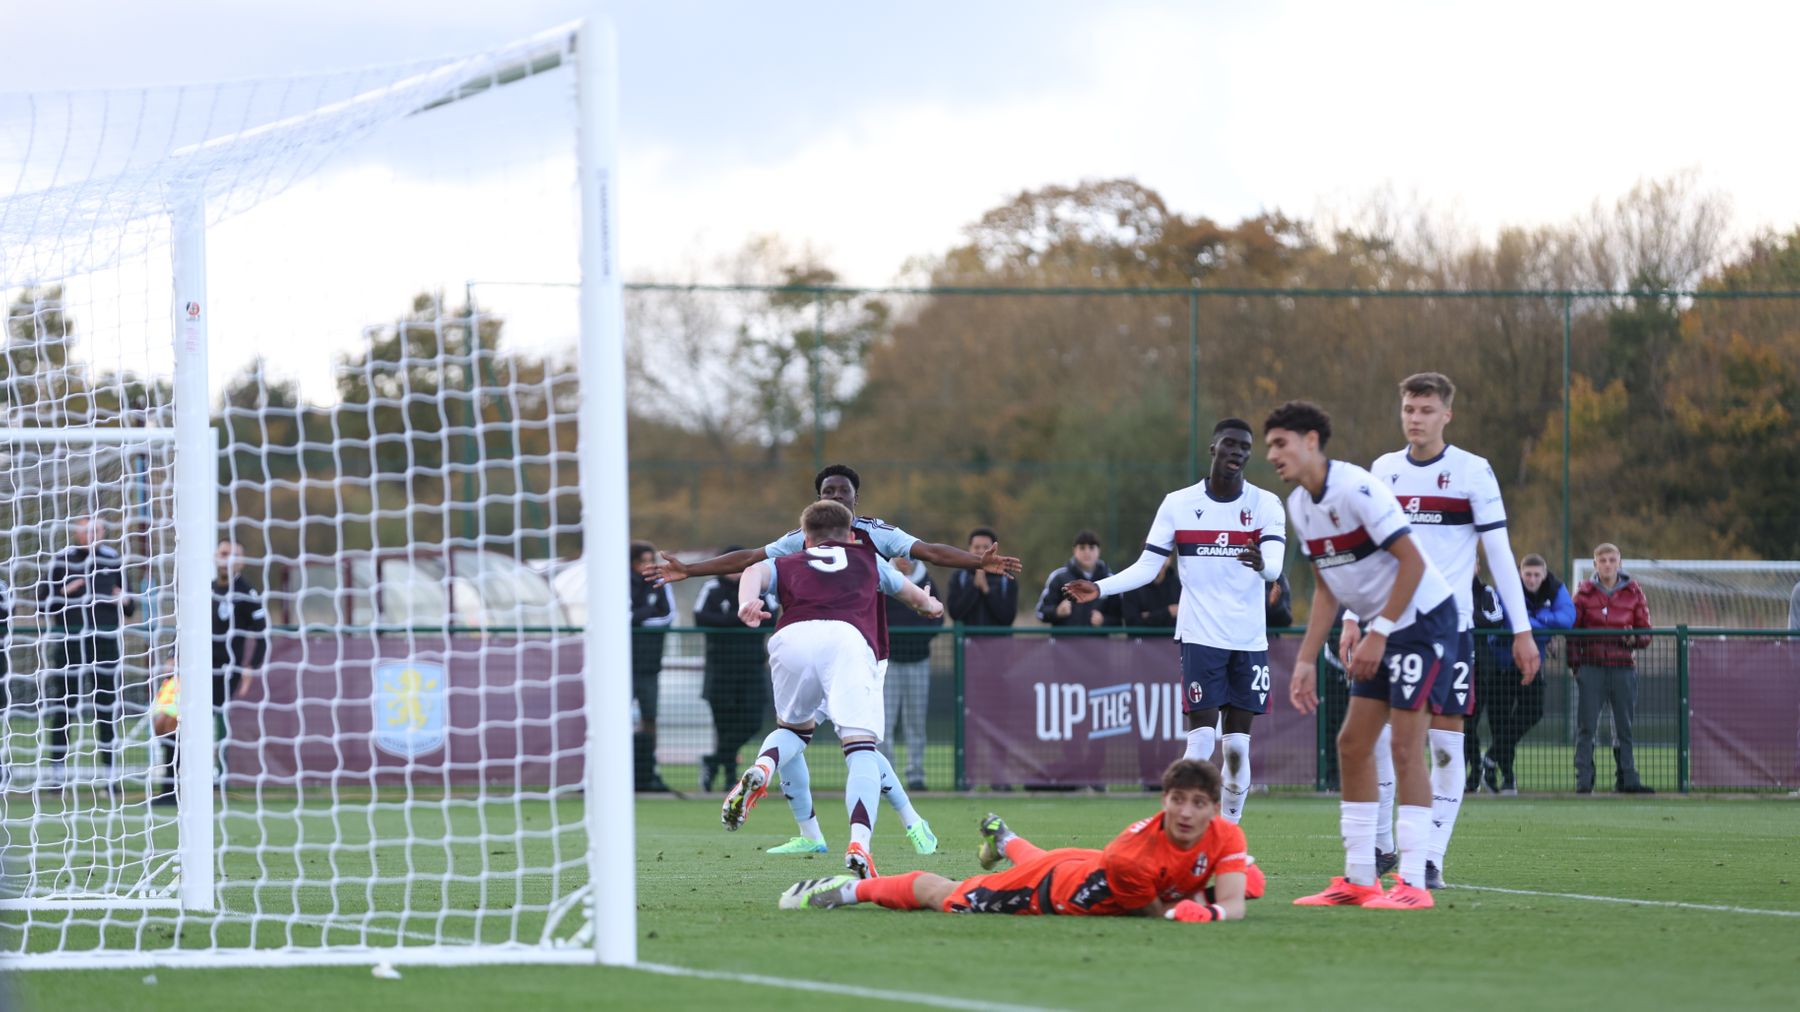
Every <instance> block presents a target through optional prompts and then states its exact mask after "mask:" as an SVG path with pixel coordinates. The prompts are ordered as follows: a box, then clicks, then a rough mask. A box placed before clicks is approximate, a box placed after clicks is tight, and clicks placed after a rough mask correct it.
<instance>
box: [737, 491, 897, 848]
mask: <svg viewBox="0 0 1800 1012" xmlns="http://www.w3.org/2000/svg"><path fill="white" fill-rule="evenodd" d="M852 519H853V517H852V515H851V513H850V511H849V510H848V509H845V508H844V506H843V505H842V504H840V503H836V502H831V501H829V500H822V501H820V502H816V503H813V504H812V505H811V506H808V507H807V508H806V512H804V513H802V514H801V515H800V526H801V530H802V531H803V532H804V533H805V537H806V544H805V547H804V548H803V549H802V550H801V551H800V552H798V553H795V554H793V555H784V556H782V557H780V558H778V559H769V560H766V561H764V562H759V563H757V564H756V565H754V566H751V567H750V568H749V569H747V570H745V571H744V576H743V579H742V580H740V581H739V582H738V617H739V618H740V619H742V620H743V622H744V624H745V625H747V626H750V627H751V628H755V627H757V626H759V625H761V624H762V623H763V621H764V620H765V619H768V618H770V617H771V616H770V615H769V613H768V612H767V611H765V610H764V608H763V594H764V593H765V592H769V593H773V594H774V595H775V596H776V599H777V600H779V601H780V603H781V620H780V621H779V622H777V623H776V626H775V635H774V636H771V637H770V638H769V672H770V677H771V679H772V683H773V686H774V690H775V692H774V695H775V719H776V721H777V722H778V723H779V724H780V725H781V726H780V727H777V728H776V729H775V730H774V731H773V732H772V733H770V735H769V736H768V737H767V738H765V739H763V747H762V751H761V754H759V755H758V756H757V757H756V762H754V763H752V764H751V766H750V768H749V769H747V770H745V771H744V774H743V776H741V777H739V778H738V782H737V785H736V786H734V787H733V788H732V789H731V792H730V793H729V794H727V795H726V796H725V804H724V806H723V808H722V809H721V811H720V819H721V821H723V822H724V823H725V828H726V829H730V830H735V829H737V828H738V826H740V825H742V824H743V821H744V818H745V816H746V815H748V814H749V810H750V809H751V808H752V807H754V806H755V804H756V802H757V800H758V799H760V798H761V797H762V796H763V793H764V791H765V790H766V785H767V784H768V783H769V782H770V781H771V780H773V779H774V778H775V771H776V770H778V769H780V768H781V765H782V762H783V760H784V759H785V758H787V757H786V756H784V755H783V750H784V749H786V750H788V751H797V750H798V749H803V748H805V744H804V743H802V742H800V741H798V738H797V734H798V733H807V734H810V733H811V732H812V730H813V728H814V727H815V726H817V720H818V717H819V716H824V717H825V718H827V719H829V720H830V721H831V722H832V723H833V724H834V725H835V726H836V728H837V735H838V738H839V740H840V741H842V742H843V748H844V761H845V763H846V764H847V765H848V766H849V779H848V780H847V781H846V782H845V784H844V807H845V808H846V809H847V810H848V812H849V816H850V847H849V850H848V852H847V853H846V854H845V857H844V865H845V867H847V868H849V869H850V870H851V871H853V872H855V873H856V875H857V876H858V877H860V878H871V877H873V876H874V875H875V861H874V858H873V857H872V856H871V855H870V853H869V840H870V837H871V836H872V835H873V833H874V831H875V817H876V814H877V812H878V811H879V809H880V807H881V806H880V805H879V804H878V801H879V799H880V797H881V763H880V762H879V761H878V760H879V757H880V753H879V752H878V751H877V749H876V746H877V745H879V744H880V742H881V729H882V728H883V727H885V726H886V713H885V709H884V707H883V703H882V692H881V676H880V675H879V674H878V673H877V672H876V670H875V644H876V638H877V634H876V631H875V630H876V623H875V615H876V614H877V612H878V610H879V605H880V603H881V598H880V587H879V584H880V577H879V576H878V574H877V572H876V568H877V565H878V564H879V561H880V560H879V557H878V556H877V555H876V554H875V549H874V547H873V546H872V545H871V544H870V543H869V541H868V540H867V539H865V538H863V537H861V536H859V534H857V533H856V532H855V531H853V529H852V528H851V521H852ZM914 589H915V590H918V588H917V587H916V586H915V587H914ZM919 593H920V594H923V593H924V592H923V591H922V590H920V591H919Z"/></svg>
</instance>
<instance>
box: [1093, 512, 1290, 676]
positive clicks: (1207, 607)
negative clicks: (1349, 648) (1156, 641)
mask: <svg viewBox="0 0 1800 1012" xmlns="http://www.w3.org/2000/svg"><path fill="white" fill-rule="evenodd" d="M1286 541H1287V515H1286V514H1285V513H1283V512H1282V508H1281V500H1280V499H1279V498H1277V497H1276V496H1275V493H1273V492H1270V491H1268V490H1266V489H1261V488H1257V487H1256V486H1255V485H1252V484H1250V483H1249V482H1245V483H1244V487H1243V490H1242V491H1241V492H1239V493H1238V495H1237V496H1236V497H1235V498H1232V499H1227V500H1221V499H1215V498H1213V496H1212V493H1211V492H1209V491H1208V489H1207V482H1206V481H1204V480H1203V481H1201V482H1200V483H1199V484H1197V485H1190V486H1188V487H1187V488H1183V489H1177V490H1176V491H1174V492H1170V493H1169V494H1168V495H1166V496H1164V497H1163V501H1162V505H1161V506H1159V507H1157V510H1156V519H1155V520H1153V521H1151V524H1150V533H1149V535H1148V536H1147V537H1145V539H1144V550H1145V551H1146V552H1148V553H1152V554H1153V555H1155V556H1157V559H1155V560H1151V561H1152V562H1153V563H1154V564H1153V565H1152V566H1150V567H1149V569H1148V578H1142V574H1141V573H1140V569H1142V568H1143V567H1144V561H1145V560H1142V559H1140V561H1139V563H1137V564H1134V565H1133V566H1132V567H1131V568H1130V569H1127V570H1126V571H1124V572H1121V573H1119V574H1117V575H1115V576H1109V577H1107V578H1106V579H1104V580H1101V581H1099V587H1100V593H1101V594H1102V595H1105V596H1110V595H1113V594H1118V593H1123V592H1124V591H1126V590H1132V589H1135V588H1137V587H1141V586H1143V585H1144V584H1145V583H1147V582H1148V580H1149V579H1152V578H1154V577H1155V570H1156V569H1159V568H1161V561H1160V560H1161V559H1166V558H1168V556H1169V553H1170V552H1174V553H1175V554H1176V556H1177V561H1176V566H1177V571H1178V572H1179V574H1180V576H1181V605H1180V607H1179V609H1178V610H1177V613H1176V616H1175V638H1176V639H1178V640H1180V641H1181V642H1183V643H1197V644H1201V645H1203V646H1209V647H1216V648H1218V649H1220V650H1247V651H1256V650H1267V649H1268V648H1269V637H1268V631H1267V630H1268V627H1267V624H1266V623H1265V621H1264V618H1265V614H1266V598H1267V595H1268V589H1269V582H1270V581H1271V580H1273V579H1274V578H1275V577H1276V576H1279V575H1280V573H1281V566H1280V560H1281V557H1282V555H1283V553H1284V552H1285V551H1286V550H1287V545H1286ZM1271 542H1273V547H1265V548H1264V554H1265V556H1266V557H1272V559H1271V561H1269V562H1267V563H1266V564H1265V565H1266V566H1267V567H1268V569H1269V572H1270V573H1271V574H1273V575H1270V576H1268V577H1267V578H1265V577H1264V576H1263V575H1261V574H1259V573H1258V572H1257V571H1255V570H1253V569H1249V568H1246V567H1245V566H1244V564H1243V563H1241V562H1239V561H1238V553H1239V552H1242V551H1243V550H1244V549H1245V548H1247V547H1249V546H1251V545H1264V546H1267V545H1269V543H1271Z"/></svg>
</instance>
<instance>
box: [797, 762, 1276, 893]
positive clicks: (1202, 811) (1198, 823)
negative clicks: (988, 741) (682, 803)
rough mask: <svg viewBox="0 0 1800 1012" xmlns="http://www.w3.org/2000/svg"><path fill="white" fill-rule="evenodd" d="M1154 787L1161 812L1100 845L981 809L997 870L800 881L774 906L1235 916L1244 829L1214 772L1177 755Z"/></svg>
mask: <svg viewBox="0 0 1800 1012" xmlns="http://www.w3.org/2000/svg"><path fill="white" fill-rule="evenodd" d="M1162 786H1163V798H1162V811H1161V812H1159V813H1157V814H1156V815H1153V816H1151V817H1150V818H1148V819H1143V820H1140V821H1138V822H1135V823H1132V824H1131V825H1130V826H1127V827H1126V828H1125V831H1124V832H1122V833H1120V834H1119V835H1118V836H1117V837H1116V838H1115V839H1114V840H1113V841H1112V842H1111V843H1109V844H1107V846H1106V849H1105V850H1093V849H1090V848H1083V847H1065V848H1061V849H1058V850H1044V849H1042V848H1040V847H1037V846H1035V845H1034V844H1032V843H1031V842H1030V841H1028V840H1026V839H1025V838H1024V837H1021V836H1019V835H1017V834H1015V833H1013V832H1012V831H1011V830H1010V829H1008V828H1007V826H1006V823H1005V822H1003V821H1001V820H1000V818H999V817H998V816H995V815H991V814H990V815H989V816H988V817H987V818H985V819H983V820H982V823H981V835H982V845H981V851H980V859H981V866H982V867H983V868H988V869H994V868H997V867H999V866H1000V865H1001V864H1002V863H1004V862H1007V861H1010V862H1012V867H1010V868H1007V869H1006V870H1004V871H990V872H989V873H988V874H985V875H976V876H974V877H972V878H966V879H963V880H962V881H960V882H959V881H955V880H952V879H948V878H945V877H944V876H942V875H936V874H933V873H931V872H928V871H914V872H908V873H906V874H904V875H891V876H888V877H887V878H872V879H863V880H858V879H855V878H851V877H850V876H848V875H839V876H837V877H835V878H824V879H809V880H807V881H804V882H796V883H794V884H793V885H792V886H790V887H788V889H787V891H786V892H784V893H783V894H782V896H781V907H782V909H784V910H809V909H810V910H830V909H833V908H836V907H847V906H854V905H856V904H858V903H873V904H876V905H877V906H881V907H886V908H887V909H889V910H940V911H943V912H944V913H947V914H1025V915H1031V914H1062V915H1077V916H1087V917H1161V918H1165V919H1167V920H1171V921H1186V922H1211V921H1227V920H1230V921H1235V920H1241V919H1242V918H1243V916H1244V900H1245V899H1246V898H1249V897H1247V896H1246V888H1247V887H1246V874H1245V872H1246V869H1247V868H1249V867H1251V866H1250V864H1249V861H1250V858H1249V855H1248V854H1247V853H1246V852H1245V849H1244V831H1243V830H1242V829H1239V828H1238V826H1237V824H1236V823H1233V822H1230V821H1228V820H1226V819H1224V818H1221V817H1220V816H1219V771H1218V770H1217V769H1216V768H1215V767H1214V766H1213V764H1212V763H1209V762H1205V761H1203V760H1198V759H1177V760H1176V761H1175V762H1174V763H1173V764H1171V765H1170V766H1169V768H1168V769H1167V770H1166V771H1165V772H1164V773H1163V781H1162ZM1257 893H1258V894H1260V890H1258V891H1257Z"/></svg>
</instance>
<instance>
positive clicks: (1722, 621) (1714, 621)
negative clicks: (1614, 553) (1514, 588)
mask: <svg viewBox="0 0 1800 1012" xmlns="http://www.w3.org/2000/svg"><path fill="white" fill-rule="evenodd" d="M1619 568H1620V569H1621V570H1622V571H1623V572H1624V573H1626V574H1627V575H1629V576H1630V577H1631V578H1632V579H1633V580H1636V581H1637V582H1638V583H1639V584H1640V585H1641V586H1642V587H1643V588H1644V594H1645V596H1646V597H1647V598H1648V599H1649V602H1650V621H1651V622H1652V623H1653V624H1655V625H1657V626H1677V625H1685V626H1690V627H1693V628H1696V629H1785V628H1787V625H1788V608H1789V604H1790V602H1791V600H1792V597H1793V593H1794V587H1795V585H1796V584H1800V562H1740V561H1735V560H1723V559H1717V560H1715V559H1626V560H1624V562H1623V563H1622V564H1621V565H1620V567H1619ZM1593 575H1594V563H1593V561H1592V560H1589V559H1577V560H1576V562H1575V579H1576V581H1577V583H1578V584H1579V582H1580V581H1582V580H1588V579H1592V578H1593Z"/></svg>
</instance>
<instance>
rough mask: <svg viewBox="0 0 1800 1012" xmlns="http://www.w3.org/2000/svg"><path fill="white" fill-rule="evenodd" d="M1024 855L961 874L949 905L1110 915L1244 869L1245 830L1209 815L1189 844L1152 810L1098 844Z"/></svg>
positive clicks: (1183, 895) (965, 909)
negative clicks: (1176, 840) (1175, 837)
mask: <svg viewBox="0 0 1800 1012" xmlns="http://www.w3.org/2000/svg"><path fill="white" fill-rule="evenodd" d="M1022 842H1023V841H1015V843H1014V844H1013V845H1012V846H1011V847H1009V848H1008V853H1009V854H1013V855H1014V856H1015V857H1023V860H1020V861H1018V862H1017V863H1015V864H1014V866H1013V867H1011V868H1008V869H1006V870H1005V871H998V872H992V873H990V874H987V875H977V876H975V877H974V878H969V879H964V880H963V881H961V882H958V883H957V884H956V888H955V889H954V890H953V891H952V892H951V894H950V895H949V896H948V897H946V898H945V900H944V907H943V909H944V910H945V911H946V912H948V913H995V914H1083V915H1089V916H1101V917H1104V916H1117V915H1119V914H1123V913H1125V912H1127V911H1129V910H1135V909H1137V908H1139V907H1143V906H1147V905H1149V903H1150V902H1151V901H1152V900H1156V899H1160V900H1162V901H1163V902H1164V903H1174V902H1176V901H1178V900H1182V899H1188V898H1191V897H1193V896H1195V895H1198V894H1199V893H1200V891H1201V890H1202V889H1205V888H1206V886H1207V884H1208V883H1210V882H1211V881H1212V880H1213V876H1215V875H1220V874H1223V873H1225V872H1239V873H1242V872H1243V871H1244V868H1245V865H1246V861H1245V853H1244V831H1243V830H1241V829H1239V828H1238V827H1237V826H1236V825H1234V824H1232V823H1231V822H1229V821H1227V820H1225V819H1223V818H1214V819H1213V820H1212V822H1211V824H1209V825H1208V826H1207V827H1206V831H1205V832H1204V833H1202V834H1201V835H1200V840H1199V842H1198V843H1196V844H1194V846H1192V847H1190V848H1188V849H1186V850H1181V849H1178V848H1177V847H1176V846H1175V845H1174V844H1173V843H1171V842H1169V837H1168V834H1167V833H1165V832H1164V831H1163V815H1162V813H1160V812H1159V813H1157V814H1156V815H1154V816H1152V817H1151V818H1148V819H1144V820H1142V821H1141V822H1135V823H1132V824H1131V825H1130V826H1128V827H1126V829H1125V831H1124V832H1123V833H1120V834H1119V835H1118V838H1117V839H1115V840H1113V842H1112V843H1110V844H1107V846H1106V849H1105V850H1092V849H1087V848H1080V847H1067V848H1063V849H1060V850H1051V851H1039V850H1037V849H1036V848H1035V847H1032V848H1030V850H1031V851H1033V852H1034V853H1032V854H1031V855H1030V856H1028V857H1025V856H1023V855H1019V854H1018V852H1017V851H1015V850H1013V849H1012V847H1016V846H1017V845H1018V843H1022Z"/></svg>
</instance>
